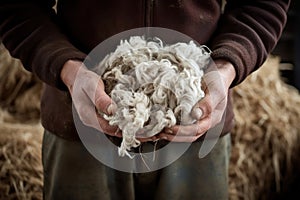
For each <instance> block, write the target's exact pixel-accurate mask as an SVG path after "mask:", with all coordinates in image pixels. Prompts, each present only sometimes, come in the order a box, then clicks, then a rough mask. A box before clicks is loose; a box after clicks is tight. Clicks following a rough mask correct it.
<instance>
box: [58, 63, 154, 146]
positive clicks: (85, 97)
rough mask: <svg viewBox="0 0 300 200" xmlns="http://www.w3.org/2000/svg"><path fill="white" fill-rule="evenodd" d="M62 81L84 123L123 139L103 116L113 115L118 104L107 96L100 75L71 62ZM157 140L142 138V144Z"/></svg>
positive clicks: (63, 74) (62, 75)
mask: <svg viewBox="0 0 300 200" xmlns="http://www.w3.org/2000/svg"><path fill="white" fill-rule="evenodd" d="M61 79H62V81H63V82H64V83H65V85H66V86H67V87H68V89H69V92H70V94H71V97H72V101H73V104H74V106H75V109H76V111H77V113H78V116H79V118H80V120H81V121H82V123H83V124H84V125H86V126H89V127H92V128H95V129H97V130H99V131H101V132H103V133H105V134H107V135H111V136H116V137H122V133H121V131H120V130H119V129H118V127H116V126H111V125H109V123H108V121H107V120H105V119H104V118H103V114H107V115H111V114H113V113H114V112H115V110H116V104H115V103H114V102H113V101H112V99H111V98H110V97H109V96H108V95H107V94H106V92H105V90H104V88H105V87H104V83H103V81H102V79H101V77H100V76H99V75H97V74H96V73H94V72H92V71H90V70H88V69H87V68H86V67H85V66H84V65H83V63H82V62H80V61H73V60H69V61H67V62H66V63H65V65H64V66H63V69H62V71H61ZM155 139H156V138H155V137H153V138H141V139H140V140H141V142H145V141H152V140H155Z"/></svg>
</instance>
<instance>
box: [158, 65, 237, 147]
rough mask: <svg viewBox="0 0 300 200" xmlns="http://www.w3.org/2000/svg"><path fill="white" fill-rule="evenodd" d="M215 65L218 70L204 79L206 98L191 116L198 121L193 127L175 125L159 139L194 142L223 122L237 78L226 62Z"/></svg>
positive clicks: (193, 110) (199, 103) (207, 74)
mask: <svg viewBox="0 0 300 200" xmlns="http://www.w3.org/2000/svg"><path fill="white" fill-rule="evenodd" d="M215 64H216V69H217V70H215V71H208V72H207V73H206V74H205V75H204V77H203V85H204V87H203V90H204V91H205V97H204V98H203V99H201V100H200V101H199V102H198V103H197V104H196V105H194V107H193V109H192V113H191V115H192V116H193V117H194V118H195V119H196V120H197V121H196V122H195V123H194V124H191V125H184V126H183V125H175V126H173V127H171V128H169V129H165V130H164V131H163V132H162V133H160V134H159V135H158V136H157V137H158V138H160V139H165V140H169V141H173V142H194V141H196V140H197V139H198V138H199V137H201V136H202V135H203V134H205V133H206V132H207V131H208V130H209V129H210V128H212V127H214V126H215V125H217V124H218V123H220V122H221V120H222V116H223V114H224V112H225V110H226V105H227V97H228V91H229V87H230V85H231V83H232V81H233V80H234V78H235V69H234V67H233V65H232V64H231V63H229V62H227V61H225V60H217V61H215Z"/></svg>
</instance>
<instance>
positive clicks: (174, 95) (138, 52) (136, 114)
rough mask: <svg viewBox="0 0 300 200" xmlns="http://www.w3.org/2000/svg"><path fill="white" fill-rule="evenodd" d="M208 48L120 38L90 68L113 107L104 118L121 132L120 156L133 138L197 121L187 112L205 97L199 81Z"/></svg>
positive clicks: (157, 40)
mask: <svg viewBox="0 0 300 200" xmlns="http://www.w3.org/2000/svg"><path fill="white" fill-rule="evenodd" d="M207 50H208V48H207V47H205V46H197V45H196V44H195V43H194V42H193V41H190V42H189V43H182V42H181V43H176V44H173V45H164V44H163V42H162V41H161V40H160V39H159V38H153V39H151V40H149V39H147V40H146V39H145V38H144V37H141V36H133V37H131V38H129V39H128V40H121V42H120V44H119V46H118V47H117V48H116V50H115V51H114V52H112V53H110V54H109V55H107V56H106V57H105V58H104V59H103V60H102V61H101V62H100V64H99V65H98V66H97V67H96V68H95V69H94V71H95V72H96V73H98V74H100V75H101V77H102V79H103V81H104V83H105V90H106V92H107V93H108V94H109V95H110V97H111V98H112V100H113V101H114V102H115V103H116V105H117V110H116V112H115V113H114V115H111V116H108V115H104V117H105V119H106V120H108V121H109V123H110V125H117V126H118V127H119V128H120V130H122V135H123V140H122V143H121V146H120V147H119V155H120V156H124V155H129V154H128V152H127V151H129V150H130V149H131V148H132V147H137V146H139V145H140V141H139V140H138V139H137V135H138V136H139V137H151V136H154V135H155V134H157V133H160V132H161V131H162V130H163V129H164V128H165V127H171V126H173V125H175V124H179V123H181V124H191V123H193V122H194V121H195V119H193V118H192V117H191V115H190V113H191V110H192V108H193V106H194V105H195V104H196V103H197V102H198V101H199V100H200V99H201V98H203V97H204V95H205V94H204V92H203V91H202V89H201V81H202V77H203V73H204V72H203V70H204V68H205V67H206V66H207V65H208V63H209V58H210V53H211V52H210V51H207Z"/></svg>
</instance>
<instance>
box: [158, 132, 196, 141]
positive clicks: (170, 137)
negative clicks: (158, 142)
mask: <svg viewBox="0 0 300 200" xmlns="http://www.w3.org/2000/svg"><path fill="white" fill-rule="evenodd" d="M199 137H201V135H198V136H178V135H170V134H167V133H160V134H159V135H158V138H160V139H164V140H167V141H171V142H194V141H196V140H197V139H198V138H199Z"/></svg>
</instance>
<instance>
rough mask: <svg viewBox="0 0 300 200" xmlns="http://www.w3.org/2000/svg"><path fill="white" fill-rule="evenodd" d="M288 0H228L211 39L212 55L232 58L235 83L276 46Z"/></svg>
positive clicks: (254, 68)
mask: <svg viewBox="0 0 300 200" xmlns="http://www.w3.org/2000/svg"><path fill="white" fill-rule="evenodd" d="M289 3H290V1H289V0H273V1H270V0H251V1H248V0H243V1H241V0H227V4H226V6H225V10H224V14H223V15H222V16H221V21H220V23H219V26H218V27H219V28H218V29H217V32H216V34H215V36H214V38H213V40H212V50H213V53H212V58H213V59H226V60H228V61H230V62H231V63H232V64H233V65H234V67H235V70H236V78H235V80H234V82H233V84H232V86H235V85H237V84H239V83H241V82H242V81H243V80H244V79H245V78H246V77H247V76H248V75H249V74H250V73H251V72H253V71H254V70H256V69H257V68H259V66H261V65H262V64H263V62H264V61H265V59H266V57H267V55H268V54H269V53H270V52H271V51H272V49H273V48H274V47H275V45H276V43H277V42H278V40H279V37H280V36H281V33H282V30H283V27H284V25H285V23H286V20H287V9H288V7H289Z"/></svg>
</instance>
